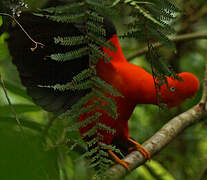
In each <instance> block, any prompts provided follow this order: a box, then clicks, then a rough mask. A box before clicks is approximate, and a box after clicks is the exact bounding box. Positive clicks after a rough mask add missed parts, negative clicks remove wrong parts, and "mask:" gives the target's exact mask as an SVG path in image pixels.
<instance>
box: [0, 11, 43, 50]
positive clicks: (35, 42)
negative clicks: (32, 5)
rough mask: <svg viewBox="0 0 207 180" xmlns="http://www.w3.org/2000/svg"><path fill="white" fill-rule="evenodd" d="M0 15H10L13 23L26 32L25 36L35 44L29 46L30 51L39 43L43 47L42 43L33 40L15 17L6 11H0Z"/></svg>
mask: <svg viewBox="0 0 207 180" xmlns="http://www.w3.org/2000/svg"><path fill="white" fill-rule="evenodd" d="M0 15H2V16H8V17H10V18H11V19H12V20H14V21H15V23H17V24H18V26H19V27H20V28H21V29H22V31H23V32H24V33H25V34H26V36H27V37H28V38H29V39H30V40H31V41H32V42H33V43H34V44H35V46H34V47H32V48H30V49H31V51H35V49H37V47H38V45H40V46H41V48H43V47H44V46H45V45H44V44H43V43H41V42H37V41H35V40H34V39H33V38H32V37H31V36H30V35H29V34H28V33H27V31H26V30H25V29H24V28H23V27H22V25H21V24H20V23H19V22H18V21H17V20H16V18H15V17H13V16H11V15H10V14H7V13H1V12H0Z"/></svg>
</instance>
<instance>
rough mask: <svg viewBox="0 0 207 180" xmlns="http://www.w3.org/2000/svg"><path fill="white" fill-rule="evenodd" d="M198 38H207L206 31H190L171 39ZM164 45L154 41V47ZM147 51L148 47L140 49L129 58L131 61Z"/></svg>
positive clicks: (189, 39)
mask: <svg viewBox="0 0 207 180" xmlns="http://www.w3.org/2000/svg"><path fill="white" fill-rule="evenodd" d="M196 39H207V33H206V32H196V33H189V34H184V35H179V36H177V37H175V38H172V39H171V41H172V42H180V41H192V40H196ZM162 46H163V44H161V43H154V44H153V47H154V48H159V47H162ZM147 52H148V47H145V48H143V49H140V50H138V51H137V52H136V53H134V54H133V55H131V56H129V57H128V58H127V60H128V61H131V60H132V59H134V58H136V57H138V56H142V55H144V54H146V53H147Z"/></svg>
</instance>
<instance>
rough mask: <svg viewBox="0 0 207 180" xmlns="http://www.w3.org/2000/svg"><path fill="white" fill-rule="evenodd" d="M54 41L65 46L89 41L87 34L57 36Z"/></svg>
mask: <svg viewBox="0 0 207 180" xmlns="http://www.w3.org/2000/svg"><path fill="white" fill-rule="evenodd" d="M54 42H55V43H56V44H60V45H63V46H74V45H80V44H86V43H88V40H87V38H86V37H85V36H72V37H60V36H58V37H55V38H54Z"/></svg>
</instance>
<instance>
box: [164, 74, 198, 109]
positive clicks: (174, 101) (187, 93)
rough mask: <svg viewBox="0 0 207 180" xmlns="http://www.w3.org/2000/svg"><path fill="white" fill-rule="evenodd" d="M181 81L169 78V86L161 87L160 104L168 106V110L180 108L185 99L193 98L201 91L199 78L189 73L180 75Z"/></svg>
mask: <svg viewBox="0 0 207 180" xmlns="http://www.w3.org/2000/svg"><path fill="white" fill-rule="evenodd" d="M178 76H179V77H180V78H182V80H181V81H179V80H177V79H172V78H167V80H168V86H167V85H166V84H165V85H163V86H162V87H161V90H160V93H161V99H160V102H161V103H164V104H166V105H167V107H168V108H171V107H175V106H178V105H179V104H181V103H182V102H183V101H184V100H185V99H187V98H192V97H193V96H194V95H195V94H196V92H197V91H198V89H199V80H198V78H197V77H196V76H195V75H193V74H191V73H188V72H183V73H180V74H178Z"/></svg>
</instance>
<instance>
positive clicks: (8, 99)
mask: <svg viewBox="0 0 207 180" xmlns="http://www.w3.org/2000/svg"><path fill="white" fill-rule="evenodd" d="M0 84H1V86H2V89H3V91H4V94H5V97H6V99H7V102H8V104H9V107H10V108H11V111H12V113H13V114H14V116H15V119H16V121H17V124H18V126H19V128H20V130H21V131H22V132H24V131H23V129H22V125H21V122H20V120H19V118H18V116H17V113H16V111H15V109H14V107H13V106H12V103H11V100H10V98H9V96H8V93H7V90H6V87H5V84H4V81H3V79H2V76H1V74H0Z"/></svg>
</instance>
